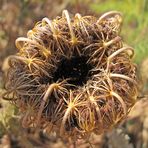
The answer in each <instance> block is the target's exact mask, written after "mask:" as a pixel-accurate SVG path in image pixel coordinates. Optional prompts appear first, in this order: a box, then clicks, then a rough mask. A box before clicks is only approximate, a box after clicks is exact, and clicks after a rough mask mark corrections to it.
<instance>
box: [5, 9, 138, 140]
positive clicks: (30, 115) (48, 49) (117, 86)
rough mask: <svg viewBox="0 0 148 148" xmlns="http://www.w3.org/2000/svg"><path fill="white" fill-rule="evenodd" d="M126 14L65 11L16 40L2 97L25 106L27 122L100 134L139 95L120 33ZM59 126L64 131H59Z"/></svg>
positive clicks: (73, 132)
mask: <svg viewBox="0 0 148 148" xmlns="http://www.w3.org/2000/svg"><path fill="white" fill-rule="evenodd" d="M121 23H122V16H121V14H120V13H119V12H116V11H111V12H108V13H105V14H104V15H102V16H101V17H100V18H99V19H97V18H96V17H93V16H81V15H80V14H76V15H75V16H74V17H72V18H70V16H69V14H68V11H66V10H64V11H63V14H62V16H61V17H57V18H56V19H54V20H49V19H48V18H44V19H43V20H42V21H41V22H38V23H37V24H36V25H35V27H34V28H33V29H32V30H30V31H29V32H28V34H27V38H24V37H20V38H18V39H17V40H16V47H17V48H18V49H19V51H18V53H17V55H14V56H10V57H9V65H10V68H9V71H8V74H7V81H6V90H7V93H5V95H4V98H7V99H9V100H11V101H12V102H14V103H15V104H16V105H17V106H18V107H19V108H20V110H21V111H22V114H23V118H22V124H23V126H25V127H26V126H29V127H38V128H41V129H46V130H50V131H55V132H56V133H57V135H59V134H60V135H61V136H66V135H67V136H75V137H77V138H80V137H85V136H87V137H88V136H89V135H90V134H91V133H92V132H95V133H96V134H100V133H102V132H104V131H107V130H109V129H110V128H112V127H113V126H114V125H115V124H117V123H118V122H120V121H121V120H122V119H123V118H125V117H126V116H127V114H128V112H129V111H130V109H131V107H132V106H133V105H134V103H135V100H136V97H137V84H136V79H137V78H136V74H135V73H136V68H135V65H134V64H133V63H132V62H131V58H132V56H133V54H134V49H133V48H132V47H129V46H124V43H123V41H122V39H121V37H120V36H119V32H120V29H121ZM59 131H60V133H59Z"/></svg>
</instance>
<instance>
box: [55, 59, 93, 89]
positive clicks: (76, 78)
mask: <svg viewBox="0 0 148 148" xmlns="http://www.w3.org/2000/svg"><path fill="white" fill-rule="evenodd" d="M88 59H89V57H86V56H80V57H72V58H70V59H66V58H64V59H62V60H61V62H60V64H59V65H58V68H57V70H56V71H55V73H54V78H53V80H54V81H55V82H56V81H57V80H59V79H62V80H64V79H67V78H70V80H68V83H69V84H73V85H76V86H82V85H83V84H86V82H87V80H88V78H89V71H90V70H91V69H92V66H91V65H90V64H88V63H87V61H88Z"/></svg>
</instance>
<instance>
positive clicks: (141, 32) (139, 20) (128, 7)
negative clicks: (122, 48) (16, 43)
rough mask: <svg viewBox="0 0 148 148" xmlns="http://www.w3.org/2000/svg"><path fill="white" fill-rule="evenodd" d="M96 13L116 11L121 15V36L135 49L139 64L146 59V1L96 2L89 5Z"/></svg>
mask: <svg viewBox="0 0 148 148" xmlns="http://www.w3.org/2000/svg"><path fill="white" fill-rule="evenodd" d="M90 7H91V9H92V10H94V11H95V12H97V13H102V12H106V11H110V10H117V11H120V12H122V13H123V16H124V20H123V28H122V32H121V33H122V35H123V38H124V40H125V41H126V42H127V43H128V44H129V45H131V46H133V47H134V48H135V51H136V56H135V61H136V62H137V63H138V64H139V63H140V62H141V61H142V60H143V58H146V57H148V46H147V43H148V38H147V34H148V0H104V1H103V0H98V1H96V2H95V3H92V4H91V5H90Z"/></svg>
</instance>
